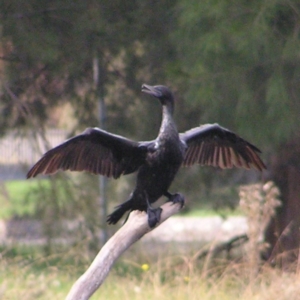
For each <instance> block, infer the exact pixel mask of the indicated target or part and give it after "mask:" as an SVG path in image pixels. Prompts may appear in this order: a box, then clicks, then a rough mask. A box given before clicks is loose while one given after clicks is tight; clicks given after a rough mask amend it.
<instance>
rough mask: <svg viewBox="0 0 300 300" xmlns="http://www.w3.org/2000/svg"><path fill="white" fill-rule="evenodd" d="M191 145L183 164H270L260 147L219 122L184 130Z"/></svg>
mask: <svg viewBox="0 0 300 300" xmlns="http://www.w3.org/2000/svg"><path fill="white" fill-rule="evenodd" d="M180 138H181V140H182V141H184V142H185V143H186V145H187V150H186V153H185V157H184V161H183V165H184V166H191V165H193V164H197V163H198V164H200V165H208V166H214V167H220V168H222V169H226V168H232V167H239V168H246V169H250V168H254V169H257V170H259V171H262V170H263V169H265V168H266V166H265V164H264V163H263V161H262V160H261V159H260V157H259V155H258V154H259V153H260V150H259V149H258V148H256V147H255V146H254V145H252V144H250V143H249V142H247V141H245V140H244V139H242V138H241V137H239V136H238V135H236V134H235V133H233V132H231V131H229V130H228V129H226V128H223V127H221V126H219V125H218V124H206V125H202V126H200V127H196V128H193V129H191V130H188V131H186V132H185V133H181V134H180Z"/></svg>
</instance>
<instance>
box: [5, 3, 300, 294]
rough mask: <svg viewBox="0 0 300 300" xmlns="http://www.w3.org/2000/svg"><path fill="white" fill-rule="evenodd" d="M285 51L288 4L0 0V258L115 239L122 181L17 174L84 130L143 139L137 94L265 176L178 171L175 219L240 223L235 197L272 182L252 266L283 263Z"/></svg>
mask: <svg viewBox="0 0 300 300" xmlns="http://www.w3.org/2000/svg"><path fill="white" fill-rule="evenodd" d="M299 49H300V4H299V1H294V0H272V1H269V0H263V1H258V0H254V1H242V0H236V1H227V0H226V1H196V0H172V1H171V0H161V1H143V0H142V1H132V0H127V1H120V0H85V1H83V0H60V1H55V0H54V1H43V0H28V1H19V0H1V1H0V79H1V80H0V114H1V117H0V135H1V139H0V180H1V181H0V189H1V194H0V206H1V209H0V219H1V220H2V221H1V226H0V233H1V234H0V235H1V237H0V239H1V243H2V246H1V249H2V250H1V251H2V253H3V255H4V254H6V255H8V256H9V257H10V258H14V257H17V256H18V255H21V254H20V251H21V253H23V254H24V251H25V252H26V255H29V256H30V255H31V256H32V255H33V254H32V253H36V251H37V250H36V247H32V245H33V244H34V245H39V247H40V249H39V250H38V251H37V252H38V253H39V255H43V257H46V256H48V255H53V253H58V252H59V251H62V252H63V251H65V249H66V248H67V249H70V248H71V249H73V251H74V253H76V255H79V254H78V253H81V254H82V253H83V252H82V251H83V250H82V249H84V253H85V254H86V255H87V257H89V258H86V257H85V259H87V260H89V259H90V255H91V256H92V257H93V255H94V254H95V252H96V251H98V249H99V247H101V245H102V244H103V243H104V242H105V240H106V239H107V238H108V237H109V236H110V235H111V234H112V233H113V232H114V231H115V230H116V229H117V228H118V227H117V226H116V227H112V226H110V227H109V228H107V227H106V225H105V214H107V213H109V212H111V211H112V210H113V207H114V206H116V205H117V204H119V203H121V202H123V201H125V200H126V199H127V197H128V195H129V193H130V192H131V190H132V187H133V185H134V178H135V177H134V176H133V177H132V176H128V177H123V178H121V179H119V180H117V181H114V180H109V181H108V180H105V179H99V178H98V177H97V176H91V175H89V174H81V173H80V174H79V173H75V174H74V173H69V172H66V173H59V174H57V175H54V176H51V177H39V178H37V179H34V180H29V181H26V180H25V178H26V173H27V171H28V169H29V168H30V166H32V165H33V164H34V163H35V162H36V161H37V160H38V159H39V158H40V157H41V155H42V154H43V153H44V152H45V151H46V150H49V149H50V148H51V147H54V146H56V145H57V144H59V143H61V142H62V141H64V140H65V139H67V138H69V137H71V136H73V135H75V134H79V133H80V132H82V131H83V130H84V129H85V128H86V127H94V126H97V127H101V128H103V129H106V130H108V131H110V132H113V133H116V134H119V135H124V136H126V137H128V138H131V139H134V140H151V139H153V138H155V137H156V135H157V132H158V129H159V126H160V121H161V111H160V105H159V103H158V101H156V100H155V99H154V100H153V101H152V99H149V97H145V95H143V94H142V93H141V85H142V84H143V83H148V84H151V85H155V84H164V85H167V86H169V87H170V88H171V89H172V91H173V92H174V95H175V98H176V108H175V120H176V122H177V125H178V129H179V131H180V132H183V131H185V130H188V129H190V128H192V127H196V126H199V125H200V124H203V123H214V122H217V123H219V124H220V125H222V126H224V127H227V128H228V129H230V130H232V131H234V132H236V133H237V134H238V135H240V136H242V137H243V138H245V139H246V140H248V141H250V142H251V143H253V144H254V145H256V146H257V147H258V148H259V149H261V150H262V158H263V160H264V161H265V163H266V165H267V168H268V169H267V171H265V172H264V173H263V174H260V173H258V172H256V171H243V170H236V169H235V170H226V171H224V170H222V171H220V170H217V169H213V168H209V167H199V166H196V167H193V168H191V169H182V170H181V171H180V173H179V176H177V178H176V180H175V182H174V183H173V185H172V187H171V190H172V191H174V192H176V191H180V192H181V193H183V194H184V195H185V196H186V199H187V207H186V209H185V210H184V211H183V212H182V214H183V217H189V216H199V215H201V211H202V212H203V211H209V214H210V213H211V212H212V211H216V214H219V215H220V216H221V218H227V217H228V214H229V215H230V214H236V213H237V214H242V213H241V211H240V207H239V188H240V186H241V185H249V184H254V183H264V182H266V181H268V180H272V181H273V182H274V183H275V185H276V186H277V187H278V188H279V191H280V200H281V205H280V206H279V207H277V209H276V214H275V215H274V216H273V217H272V218H270V221H269V222H267V224H265V227H264V229H265V230H264V232H263V236H264V241H265V242H267V243H268V244H269V247H268V248H266V249H265V251H264V252H263V255H262V257H263V258H264V259H265V260H267V261H272V262H274V261H276V262H277V261H278V259H277V258H278V257H280V259H279V261H280V263H279V264H282V261H283V260H284V261H288V262H294V261H297V259H298V251H299V241H300V233H299V226H300V134H299V128H298V127H299V115H300V101H299V96H300V52H299V51H300V50H299ZM261 201H264V200H261ZM258 214H259V212H258ZM268 220H269V219H268ZM238 226H239V225H237V227H238ZM20 242H21V245H23V246H22V247H21V248H22V249H21V250H20V246H16V245H20ZM18 243H19V244H18ZM28 244H29V245H30V247H29V246H28ZM24 245H27V246H26V247H27V248H26V247H25V246H24ZM28 247H29V248H28ZM25 248H26V250H24V249H25ZM198 248H200V246H198ZM32 251H33V252H32ZM41 253H43V254H41ZM59 253H61V252H59ZM74 253H73V252H72V255H75V254H74ZM23 254H22V255H23ZM283 254H284V255H283ZM26 255H25V256H26ZM76 255H75V257H77V256H76ZM33 256H34V255H33ZM22 257H23V256H22ZM26 257H27V256H26ZM283 257H284V258H283ZM275 258H276V259H275ZM57 261H59V260H58V259H56V260H55V263H53V265H57ZM122 270H123V269H122ZM123 271H124V270H123ZM123 271H122V272H123ZM74 273H75V274H76V272H74ZM5 299H8V298H5ZM28 299H29V298H28ZM41 299H42V298H41ZM43 299H47V298H46V296H45V298H43ZM224 299H225V298H224ZM230 299H233V298H230Z"/></svg>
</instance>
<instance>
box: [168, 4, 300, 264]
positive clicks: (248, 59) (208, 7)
mask: <svg viewBox="0 0 300 300" xmlns="http://www.w3.org/2000/svg"><path fill="white" fill-rule="evenodd" d="M177 11H178V20H179V21H178V27H177V30H176V31H175V33H174V35H173V38H174V42H175V43H174V44H175V46H176V47H177V50H178V57H180V69H181V73H180V78H178V81H179V82H181V84H183V85H184V86H185V87H186V90H185V97H186V101H187V103H189V105H190V106H191V107H196V106H197V107H202V109H203V111H201V122H211V121H215V120H217V121H218V122H220V123H221V124H223V125H224V126H227V127H229V128H232V129H234V130H237V131H238V132H239V133H240V134H242V135H243V136H245V137H247V138H248V139H250V140H251V141H253V142H254V143H256V144H257V145H259V146H260V147H261V148H262V150H263V151H264V153H265V158H266V160H267V162H268V167H269V172H268V174H267V177H269V178H270V179H272V180H274V181H275V183H276V184H277V185H278V186H279V188H280V190H281V196H282V201H283V205H282V207H281V208H280V209H279V210H278V214H277V216H276V218H275V219H274V220H273V221H272V222H271V224H270V226H269V229H268V231H267V236H266V239H267V241H268V242H270V243H271V248H270V251H269V252H268V253H266V258H270V259H271V258H272V256H273V255H274V254H276V253H275V252H277V253H278V251H279V252H283V251H285V253H289V254H290V255H289V258H294V256H295V255H296V256H297V255H298V250H297V249H298V248H299V242H300V233H299V225H300V218H299V215H300V205H299V203H300V193H299V186H300V185H299V182H300V171H299V170H300V168H299V167H300V159H299V157H300V155H299V154H300V152H299V151H300V150H299V149H300V148H299V144H300V136H299V131H298V128H297V124H298V119H299V114H300V101H299V94H300V90H299V75H300V60H299V55H298V52H299V51H298V49H299V46H300V39H299V28H300V6H299V3H298V2H297V1H285V0H282V1H251V2H245V1H235V2H231V1H204V2H203V1H202V2H199V1H184V0H183V1H180V3H179V4H178V6H177ZM179 41H180V42H179ZM183 75H184V76H183ZM279 237H281V238H280V239H279V241H278V238H279ZM275 248H276V249H275ZM275 250H276V251H275ZM277 250H278V251H277ZM274 251H275V252H274Z"/></svg>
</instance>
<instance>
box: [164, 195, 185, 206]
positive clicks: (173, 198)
mask: <svg viewBox="0 0 300 300" xmlns="http://www.w3.org/2000/svg"><path fill="white" fill-rule="evenodd" d="M164 196H166V197H167V198H168V201H167V202H172V203H174V204H175V203H179V204H180V205H181V208H182V207H183V206H184V201H185V199H184V196H183V195H182V194H180V193H175V194H171V193H169V192H166V193H165V194H164Z"/></svg>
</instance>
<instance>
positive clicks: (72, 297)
mask: <svg viewBox="0 0 300 300" xmlns="http://www.w3.org/2000/svg"><path fill="white" fill-rule="evenodd" d="M161 208H162V209H163V211H162V214H161V220H160V222H159V223H158V225H157V226H159V225H160V224H161V223H162V222H164V221H165V220H167V219H168V218H169V217H171V216H172V215H174V214H176V213H178V212H179V211H180V209H181V204H179V203H176V204H173V203H171V202H167V203H165V204H164V205H163V206H162V207H161ZM157 226H156V227H157ZM151 230H152V229H151V228H150V227H149V225H148V217H147V214H146V213H144V212H140V211H133V212H132V213H131V214H130V215H129V218H128V220H127V222H126V223H125V224H124V225H123V226H122V227H121V228H120V229H119V230H118V231H117V232H116V233H115V234H114V235H113V236H112V237H111V238H110V240H108V241H107V243H106V244H105V245H104V246H103V247H102V249H101V250H100V252H99V253H98V255H97V256H96V258H95V259H94V261H93V262H92V264H91V265H90V267H89V268H88V269H87V270H86V272H85V273H84V274H83V275H81V277H80V278H79V279H78V280H77V281H76V282H75V283H74V285H73V286H72V288H71V290H70V292H69V294H68V295H67V298H66V300H86V299H89V298H90V297H91V296H92V294H93V293H94V292H95V291H96V290H97V289H98V288H99V287H100V286H101V284H102V283H103V281H104V280H105V278H106V277H107V275H108V273H109V271H110V269H111V267H112V266H113V264H114V263H115V261H116V260H117V259H118V258H119V257H120V256H121V254H122V253H124V252H125V251H126V250H127V249H128V248H129V247H130V246H131V245H132V244H134V243H135V242H136V241H138V240H139V239H140V238H141V237H142V236H144V235H145V234H146V233H148V232H150V231H151Z"/></svg>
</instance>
